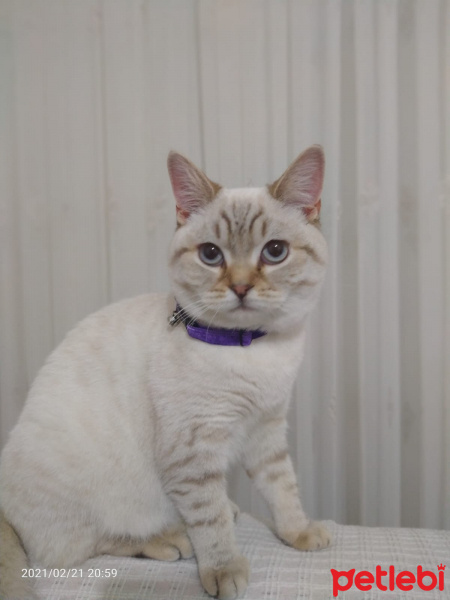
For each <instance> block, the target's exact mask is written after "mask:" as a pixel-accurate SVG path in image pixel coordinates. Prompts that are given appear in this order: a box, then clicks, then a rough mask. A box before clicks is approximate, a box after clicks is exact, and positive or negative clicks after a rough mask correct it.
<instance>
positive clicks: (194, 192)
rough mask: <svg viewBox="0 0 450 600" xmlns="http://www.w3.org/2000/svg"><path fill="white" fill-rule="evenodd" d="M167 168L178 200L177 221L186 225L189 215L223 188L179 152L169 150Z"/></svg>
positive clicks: (199, 208)
mask: <svg viewBox="0 0 450 600" xmlns="http://www.w3.org/2000/svg"><path fill="white" fill-rule="evenodd" d="M167 168H168V169H169V176H170V182H171V184H172V189H173V193H174V196H175V199H176V201H177V222H178V225H184V224H185V223H186V221H187V219H188V218H189V216H190V215H191V214H192V213H195V212H198V211H199V210H201V209H202V208H203V207H204V206H205V205H206V204H208V203H209V202H211V200H212V199H213V198H214V197H215V196H216V195H217V192H218V191H219V190H220V189H221V188H220V185H218V184H217V183H214V181H211V180H210V179H208V177H206V175H205V174H204V173H203V172H202V171H200V169H198V168H197V167H196V166H195V165H194V163H192V162H191V161H190V160H188V159H187V158H186V157H184V156H183V155H182V154H178V152H169V156H168V158H167Z"/></svg>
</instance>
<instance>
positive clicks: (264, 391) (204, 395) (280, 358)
mask: <svg viewBox="0 0 450 600" xmlns="http://www.w3.org/2000/svg"><path fill="white" fill-rule="evenodd" d="M170 342H171V343H169V344H168V345H167V347H166V349H165V351H163V352H161V353H159V355H158V357H157V359H156V360H155V362H154V365H153V368H152V369H151V371H152V373H151V378H150V380H151V381H150V385H152V383H153V384H156V388H157V389H155V393H157V394H158V395H159V396H161V395H165V396H166V397H167V398H168V399H169V398H170V399H171V400H172V401H173V402H174V403H175V404H176V405H177V406H178V408H179V410H180V411H182V410H183V408H187V409H188V410H189V412H192V411H195V408H197V409H198V410H199V411H200V410H204V411H205V412H206V413H207V414H208V415H209V416H210V417H211V418H214V415H215V414H228V415H229V416H230V418H232V417H233V415H234V416H235V417H236V419H238V418H239V417H244V416H246V415H248V416H249V417H252V416H255V415H258V414H260V413H261V412H268V411H269V412H270V411H271V410H274V409H276V408H277V406H279V405H280V404H282V403H286V401H287V400H288V399H289V395H290V391H291V388H292V384H293V381H294V379H295V376H296V373H297V371H298V367H299V365H300V363H301V359H302V356H303V345H304V335H303V334H300V335H297V336H290V337H286V338H282V337H280V336H271V337H269V336H266V337H265V338H261V339H259V340H255V341H253V343H252V344H251V346H247V347H227V346H216V345H211V344H206V343H204V342H201V341H198V340H192V339H191V338H187V337H186V336H185V335H183V332H182V330H180V332H179V333H178V335H177V336H176V337H175V336H174V337H173V338H172V339H171V340H170ZM161 374H164V375H165V381H164V382H162V381H155V379H157V380H159V379H160V376H161Z"/></svg>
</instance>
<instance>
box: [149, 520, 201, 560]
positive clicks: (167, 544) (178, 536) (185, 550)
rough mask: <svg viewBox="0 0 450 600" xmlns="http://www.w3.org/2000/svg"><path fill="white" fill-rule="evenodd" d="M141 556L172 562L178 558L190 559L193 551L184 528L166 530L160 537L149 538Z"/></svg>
mask: <svg viewBox="0 0 450 600" xmlns="http://www.w3.org/2000/svg"><path fill="white" fill-rule="evenodd" d="M142 554H143V555H144V556H147V557H148V558H154V559H156V560H165V561H174V560H178V559H179V558H192V557H193V556H194V550H193V548H192V544H191V541H190V539H189V537H188V535H187V533H186V528H185V527H184V526H179V527H173V528H171V529H167V530H166V531H164V532H163V533H161V534H160V535H155V536H154V537H152V538H150V539H149V541H148V542H147V543H146V544H145V546H144V548H143V550H142Z"/></svg>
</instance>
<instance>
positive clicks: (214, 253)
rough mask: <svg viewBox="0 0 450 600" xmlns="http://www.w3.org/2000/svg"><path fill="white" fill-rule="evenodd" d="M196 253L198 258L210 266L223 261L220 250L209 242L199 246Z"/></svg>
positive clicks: (217, 264)
mask: <svg viewBox="0 0 450 600" xmlns="http://www.w3.org/2000/svg"><path fill="white" fill-rule="evenodd" d="M198 255H199V257H200V260H201V261H202V262H204V263H205V265H209V266H210V267H218V266H220V265H221V264H222V263H223V254H222V250H221V249H220V248H219V246H216V245H215V244H211V243H210V242H207V243H206V244H202V245H201V246H199V249H198Z"/></svg>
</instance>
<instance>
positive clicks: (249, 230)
mask: <svg viewBox="0 0 450 600" xmlns="http://www.w3.org/2000/svg"><path fill="white" fill-rule="evenodd" d="M262 214H263V210H262V209H261V210H260V211H258V212H257V213H256V215H255V216H254V217H253V219H252V220H251V221H250V225H249V226H248V232H249V233H251V232H252V230H253V225H254V224H255V221H256V219H259V217H260V216H261V215H262Z"/></svg>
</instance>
